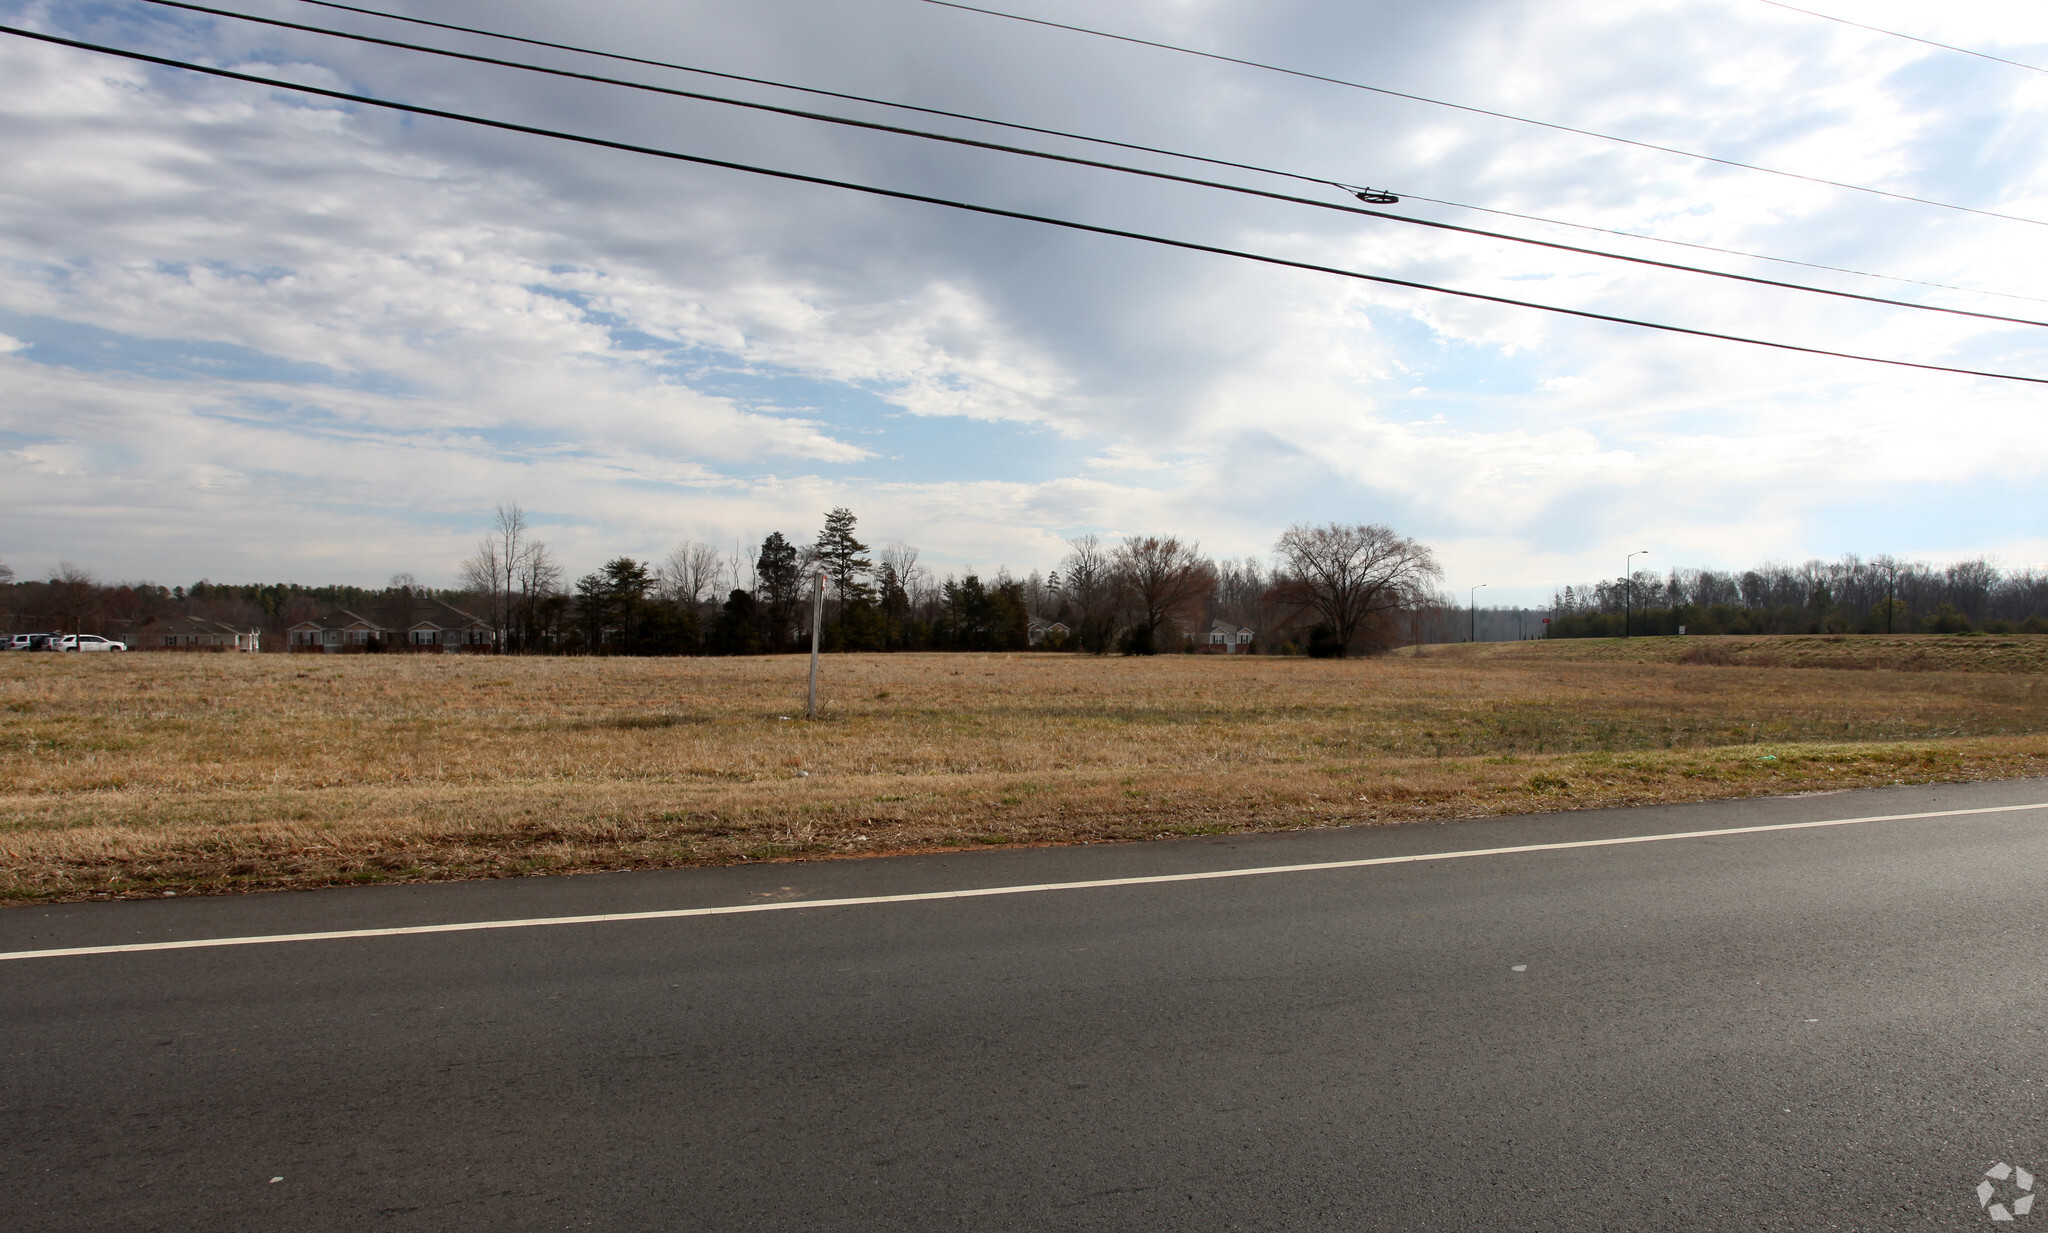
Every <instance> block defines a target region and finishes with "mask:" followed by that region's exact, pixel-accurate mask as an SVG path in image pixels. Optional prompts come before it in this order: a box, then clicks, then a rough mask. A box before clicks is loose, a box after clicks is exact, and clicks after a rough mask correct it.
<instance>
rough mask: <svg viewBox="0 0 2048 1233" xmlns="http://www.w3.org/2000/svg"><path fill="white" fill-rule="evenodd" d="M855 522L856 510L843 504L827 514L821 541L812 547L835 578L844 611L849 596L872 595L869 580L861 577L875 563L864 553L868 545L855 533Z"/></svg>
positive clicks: (836, 590)
mask: <svg viewBox="0 0 2048 1233" xmlns="http://www.w3.org/2000/svg"><path fill="white" fill-rule="evenodd" d="M854 522H855V519H854V516H853V511H852V510H850V509H847V508H846V507H845V506H843V505H842V506H840V507H839V508H837V509H835V510H833V511H832V512H831V513H829V514H827V515H825V529H824V530H822V531H820V532H818V542H817V543H816V544H815V545H814V546H813V547H812V549H811V551H812V552H813V553H815V554H816V555H817V558H818V560H819V561H820V562H821V563H822V564H823V565H824V566H825V573H826V575H827V576H829V577H830V578H831V579H832V589H833V591H834V592H835V593H836V594H837V595H838V597H839V608H840V611H842V612H844V611H845V610H846V602H847V600H849V599H866V598H868V587H867V584H866V583H864V582H862V581H861V578H862V576H863V575H865V574H867V573H868V572H869V571H870V570H872V569H874V567H875V563H874V562H873V561H872V560H869V559H868V558H867V557H865V556H862V555H861V554H862V553H864V552H866V551H867V550H868V546H867V545H866V544H863V543H861V542H860V541H859V540H857V539H855V538H854V537H853V525H854Z"/></svg>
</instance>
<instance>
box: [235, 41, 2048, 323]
mask: <svg viewBox="0 0 2048 1233" xmlns="http://www.w3.org/2000/svg"><path fill="white" fill-rule="evenodd" d="M299 2H300V3H301V4H310V5H315V6H317V7H320V8H326V9H335V10H338V11H341V12H346V13H359V14H361V15H363V16H366V17H377V18H382V19H383V20H386V21H397V22H405V23H408V24H410V25H416V26H427V27H430V28H433V29H436V30H450V31H454V32H456V33H458V34H472V35H476V36H478V37H480V38H490V39H499V40H502V41H504V42H508V43H522V44H525V45H527V46H530V47H545V48H548V49H550V50H553V51H566V52H572V53H574V54H576V55H581V56H596V57H598V58H600V59H605V60H616V61H619V62H621V63H625V64H639V65H645V66H647V67H649V68H662V69H670V70H673V71H675V72H679V73H694V74H697V75H699V76H703V77H715V78H719V79H721V80H725V81H739V82H746V83H747V84H749V85H759V86H769V87H772V88H774V89H777V90H790V91H794V92H797V93H800V94H811V95H816V96H818V97H820V98H836V99H843V100H845V101H847V102H854V103H865V104H869V105H871V106H875V107H889V108H894V109H896V110H899V111H911V112H917V113H919V114H922V115H929V116H942V117H944V118H946V119H951V120H965V121H968V122H969V123H973V124H987V125H991V126H994V127H997V128H1007V129H1013V130H1015V131H1018V132H1025V133H1038V134H1041V135H1043V136H1048V137H1059V138H1063V139H1066V140H1069V141H1083V142H1089V143H1091V144H1094V145H1102V146H1111V147H1114V148H1116V149H1121V150H1133V151H1137V152H1139V153H1143V154H1158V155H1162V156H1164V157H1167V158H1178V159H1186V160H1188V161H1190V162H1196V163H1207V164H1209V165H1211V166H1215V167H1229V168H1233V169H1235V170H1238V171H1251V172H1257V173H1258V174H1260V175H1269V176H1279V177H1281V178H1283V179H1289V180H1298V181H1300V182H1302V183H1304V184H1314V185H1318V186H1332V187H1338V188H1342V187H1344V186H1343V185H1342V184H1341V183H1340V182H1338V181H1335V180H1332V179H1330V178H1329V177H1328V176H1313V175H1305V174H1303V173H1301V172H1295V171H1282V170H1278V169H1276V168H1272V167H1262V166H1259V165H1257V164H1255V163H1240V162H1233V161H1231V160H1229V159H1222V158H1211V157H1208V156H1207V155H1202V154H1188V153H1186V152H1184V151H1180V150H1168V149H1163V148H1161V147H1159V146H1148V145H1141V144H1138V143H1136V142H1129V141H1116V140H1113V139H1111V138H1108V137H1091V136H1088V135H1087V134H1085V133H1072V132H1067V131H1065V130H1062V129H1056V128H1042V127H1039V126H1038V125H1033V124H1019V123H1015V122H1013V121H1009V120H995V119H990V118H989V117H987V116H977V115H972V114H970V113H967V112H959V111H947V110H944V109H943V108H938V107H920V106H918V105H916V104H914V103H898V102H892V101H890V100H888V99H879V98H871V97H869V96H867V95H861V94H848V93H845V92H843V91H839V90H825V89H820V88H818V87H816V86H800V85H796V84H793V83H791V82H786V81H775V80H773V79H771V78H767V77H749V76H746V75H744V74H741V73H726V72H721V71H719V70H717V69H707V68H697V67H695V66H692V65H688V64H676V63H674V62H672V61H668V60H650V59H646V58H644V57H641V56H629V55H625V54H622V53H620V52H614V51H601V50H599V49H597V48H592V47H580V46H578V45H576V44H574V43H555V42H550V41H548V40H546V39H536V38H528V37H526V36H524V35H518V34H504V33H501V32H499V31H496V30H486V29H482V28H479V27H476V26H460V25H455V24H453V23H450V22H445V21H430V20H428V19H427V18H424V17H408V16H406V15H404V14H402V13H387V12H384V11H383V10H381V9H370V8H362V7H360V6H358V5H353V4H344V3H341V2H340V0H299ZM238 16H239V15H238ZM251 20H264V19H251ZM1400 195H1401V196H1403V197H1405V198H1407V199H1409V200H1411V201H1427V202H1429V203H1430V204H1431V205H1440V206H1448V207H1450V208H1451V209H1456V210H1472V211H1474V212H1476V213H1480V214H1494V215H1498V216H1500V217H1503V218H1519V219H1522V220H1524V221H1527V222H1537V223H1546V224H1549V225H1551V226H1555V227H1571V228H1574V229H1576V230H1580V231H1593V232H1598V233H1600V234H1602V235H1613V236H1622V237H1625V238H1627V239H1631V240H1643V241H1647V242H1649V243H1653V244H1670V245H1673V246H1675V247H1678V248H1691V249H1697V250H1699V251H1702V252H1710V253H1722V254H1725V255H1727V256H1731V257H1744V258H1747V259H1749V260H1752V261H1770V262H1775V263H1777V264H1779V265H1793V266H1800V267H1802V268H1805V269H1810V270H1827V271H1829V272H1831V273H1835V274H1851V275H1854V276H1856V277H1858V278H1881V279H1884V280H1885V281H1887V282H1898V283H1907V284H1910V285H1912V286H1916V287H1932V288H1935V289H1937V290H1941V291H1958V292H1963V293H1965V294H1969V295H1992V296H1998V297H2001V298H2003V299H2011V300H2025V301H2028V302H2030V303H2035V304H2048V299H2043V298H2041V297H2038V296H2031V295H2017V294H2015V293H2013V292H2010V291H1988V290H1985V289H1983V288H1979V287H1958V286H1954V285H1952V284H1949V283H1936V282H1928V281H1926V280H1925V279H1918V278H1902V277H1900V276H1898V275H1896V274H1877V273H1872V272H1871V271H1868V270H1853V269H1849V268H1847V267H1845V266H1838V265H1827V264H1824V263H1821V262H1817V261H1798V260H1794V259H1793V258H1790V257H1772V256H1769V255H1767V254H1764V253H1752V252H1745V251H1743V250H1742V249H1737V248H1718V247H1716V246H1714V245H1711V244H1695V243H1692V242H1690V241H1686V240H1672V239H1667V238H1665V237H1663V236H1654V235H1641V234H1638V233H1636V232H1633V231H1621V230H1618V229H1616V228H1613V227H1596V226H1594V225H1592V224H1590V223H1574V222H1568V221H1566V220H1564V219H1559V218H1546V217H1544V216H1543V215H1540V214H1518V213H1516V212H1514V211H1512V210H1499V209H1494V208H1492V207H1490V206H1476V205H1470V204H1468V203H1465V202H1462V201H1446V200H1444V199H1442V198H1438V197H1424V196H1420V195H1418V194H1416V193H1410V192H1406V191H1403V192H1401V194H1400Z"/></svg>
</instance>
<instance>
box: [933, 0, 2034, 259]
mask: <svg viewBox="0 0 2048 1233" xmlns="http://www.w3.org/2000/svg"><path fill="white" fill-rule="evenodd" d="M922 2H923V3H925V4H936V5H938V6H939V7H940V8H947V9H959V10H960V11H961V12H963V13H980V14H982V15H983V16H985V17H1000V18H1003V19H1004V20H1005V21H1020V22H1023V23H1025V24H1026V25H1033V26H1045V27H1047V28H1049V29H1053V30H1066V31H1070V32H1072V33H1074V34H1086V35H1090V36H1092V37H1094V38H1100V39H1112V40H1114V41H1116V42H1119V43H1132V44H1136V45H1137V46H1140V47H1153V48H1157V49H1159V50H1161V51H1171V52H1178V53H1179V54H1181V55H1184V56H1199V57H1201V58H1202V59H1204V60H1218V61H1221V62H1223V63H1225V64H1238V65H1243V66H1244V67H1246V68H1255V69H1263V70H1265V71H1266V72H1269V73H1284V74H1286V75H1287V76H1289V77H1300V78H1303V79H1305V80H1308V81H1320V82H1325V83H1328V84H1330V85H1333V86H1344V87H1346V88H1347V89H1352V90H1365V91H1367V92H1369V93H1372V94H1383V95H1386V96H1387V97H1389V98H1405V99H1408V100H1409V101H1411V102H1416V103H1428V104H1430V105H1431V106H1433V107H1448V108H1451V109H1452V110H1454V111H1463V112H1468V113H1470V114H1472V115H1475V116H1491V117H1493V118H1494V119H1496V120H1513V121H1514V122H1515V123H1517V124H1532V125H1535V126H1536V127H1537V128H1547V129H1551V130H1553V131H1555V132H1559V133H1573V134H1576V135H1577V136H1580V137H1594V138H1597V139H1599V140H1601V141H1612V142H1616V143H1618V144H1621V145H1625V146H1635V147H1636V148H1638V149H1642V150H1655V151H1657V152H1658V153H1660V154H1675V155H1677V156H1679V157H1680V158H1690V159H1697V160H1699V161H1700V162H1704V163H1719V164H1720V165H1721V166H1723V167H1740V168H1741V169H1743V170H1744V171H1760V172H1763V173H1764V174H1765V175H1773V176H1783V177H1785V178H1786V179H1788V180H1804V181H1806V182H1807V183H1808V184H1825V185H1827V186H1828V187H1829V188H1840V189H1847V190H1848V191H1850V192H1854V193H1869V194H1872V195H1873V196H1877V197H1889V198H1891V199H1892V200H1894V201H1910V202H1912V203H1913V204H1915V205H1924V206H1935V207H1938V208H1940V209H1943V210H1957V211H1960V212H1962V213H1964V214H1977V215H1982V216H1983V217H1985V218H2002V219H2004V220H2005V221H2007V222H2010V223H2031V224H2033V225H2034V226H2036V227H2048V221H2044V220H2042V219H2038V218H2023V217H2021V216H2020V215H2017V214H2001V213H1999V212H1998V211H1996V210H1980V209H1978V208H1976V207H1975V206H1966V205H1956V204H1955V203H1953V202H1949V201H1936V200H1934V199H1933V198H1930V197H1915V196H1913V195H1912V194H1910V193H1895V192H1892V191H1891V190H1890V189H1884V188H1872V187H1871V186H1869V185H1867V184H1848V183H1845V182H1843V181H1841V180H1829V179H1826V178H1824V177H1822V176H1810V175H1805V174H1803V173H1801V172H1797V171H1785V170H1783V169H1781V168H1777V167H1763V166H1759V165H1758V164H1756V163H1745V162H1741V161H1740V160H1737V159H1732V158H1720V157H1717V156H1715V155H1712V154H1697V153H1694V152H1693V151H1691V150H1681V149H1679V148H1677V147H1676V146H1660V145H1658V144H1657V143H1655V142H1653V141H1637V140H1636V139H1635V138H1633V137H1617V136H1615V135H1614V134H1612V133H1599V132H1594V131H1593V130H1592V129H1588V128H1574V127H1572V126H1571V125H1569V124H1557V123H1554V122H1552V121H1550V120H1536V119H1531V118H1530V117H1528V116H1518V115H1515V114H1513V113H1511V112H1506V111H1493V110H1490V109H1488V108H1485V107H1474V106H1472V105H1470V104H1468V103H1453V102H1449V101H1448V100H1445V99H1440V98H1430V97H1429V96H1428V95H1424V94H1409V93H1407V92H1405V91H1402V90H1390V89H1388V88H1387V87H1385V86H1369V85H1366V84H1365V83H1364V82H1358V81H1347V80H1345V79H1344V78H1342V77H1326V76H1324V75H1323V74H1321V73H1311V72H1307V71H1306V70H1303V69H1291V68H1286V67H1284V66H1282V65H1278V64H1267V63H1265V62H1264V61H1261V60H1247V59H1244V58H1242V57H1240V56H1226V55H1223V54H1222V53H1220V52H1214V51H1202V50H1200V49H1199V48H1195V47H1182V46H1180V45H1179V44H1177V43H1162V42H1159V41H1157V40H1154V39H1144V38H1138V37H1136V36H1135V35H1129V34H1112V33H1110V32H1109V31H1107V30H1096V29H1092V28H1090V27H1088V26H1075V25H1069V24H1067V23H1066V22H1061V21H1048V20H1046V19H1045V18H1043V17H1025V16H1023V15H1022V14H1019V13H1005V12H1003V11H1002V10H1001V9H984V8H977V7H975V6H974V5H971V4H961V3H959V2H958V0H922Z"/></svg>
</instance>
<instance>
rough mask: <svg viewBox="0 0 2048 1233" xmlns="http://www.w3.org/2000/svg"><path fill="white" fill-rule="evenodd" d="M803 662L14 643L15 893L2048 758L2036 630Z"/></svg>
mask: <svg viewBox="0 0 2048 1233" xmlns="http://www.w3.org/2000/svg"><path fill="white" fill-rule="evenodd" d="M1791 665H1801V666H1791ZM1880 665H1881V666H1880ZM803 671H804V665H803V662H802V661H801V660H800V659H796V658H787V659H738V660H704V659H685V660H588V659H579V660H559V659H530V660H529V659H502V660H496V659H485V658H438V657H436V658H426V657H415V656H360V657H356V656H351V657H339V656H336V657H312V656H261V657H248V656H189V655H186V656H181V655H163V654H129V655H105V656H99V655H94V656H60V655H27V654H21V655H6V656H0V902H24V901H37V900H50V899H62V898H83V897H90V896H94V895H105V894H115V895H121V894H155V893H161V892H162V891H164V890H176V891H178V892H180V893H189V892H193V891H217V890H230V889H254V888H264V887H284V886H310V885H321V884H331V883H345V882H363V881H388V880H409V879H428V878H449V877H476V876H496V875H503V874H515V873H528V872H542V871H562V870H579V869H615V868H632V867H648V866H660V865H677V864H697V863H714V862H728V861H737V860H760V859H774V858H782V857H825V856H843V855H853V854H866V853H877V852H893V851H907V850H920V849H936V848H944V847H972V846H976V845H984V844H987V845H995V844H1016V843H1056V842H1077V841H1095V840H1120V839H1139V838H1148V837H1152V836H1159V835H1173V834H1199V833H1214V832H1222V831H1232V830H1261V829H1279V828H1286V827H1299V826H1327V825H1334V824H1375V823H1389V822H1407V821H1421V820H1441V819H1450V818H1461V817H1473V816H1482V815H1491V814H1503V813H1516V812H1526V811H1538V810H1557V809H1576V808H1586V807H1592V806H1603V805H1619V804H1633V803H1646V802H1656V801H1679V800H1700V799H1708V798H1716V797H1730V796H1746V795H1756V794H1764V793H1779V792H1793V791H1808V790H1816V789H1826V788H1838V787H1851V786H1858V785H1867V784H1888V783H1897V782H1909V783H1910V782H1926V781H1945V780H1964V779H1979V778H1992V777H2005V776H2024V775H2043V774H2048V637H2044V638H2026V637H2009V638H1893V639H1883V638H1851V639H1843V640H1835V641H1830V640H1828V639H1825V638H1771V639H1765V638H1728V639H1709V638H1695V639H1684V640H1680V639H1635V640H1632V641H1630V642H1628V643H1625V644H1624V643H1621V642H1617V641H1600V640H1583V641H1576V640H1575V641H1560V642H1552V643H1506V644H1492V645H1482V646H1477V647H1438V648H1426V649H1425V650H1424V651H1423V652H1422V653H1420V654H1415V653H1406V654H1397V655H1394V656H1389V657H1386V658H1382V659H1375V660H1366V661H1311V660H1281V659H1263V658H1262V659H1242V660H1238V659H1224V658H1219V657H1209V656H1162V657H1159V658H1156V659H1142V660H1127V659H1116V658H1110V659H1092V658H1084V657H1076V656H1068V655H1059V656H1054V655H1007V656H1006V655H994V656H964V655H945V656H939V655H926V656H909V655H901V656H836V657H830V658H828V659H827V661H826V664H825V681H826V685H825V696H826V699H827V702H828V705H827V708H826V713H825V717H824V718H823V719H822V720H821V721H820V722H817V723H806V722H804V721H803V720H801V719H792V718H783V716H793V715H796V714H798V713H799V711H798V708H800V707H801V705H802V693H803Z"/></svg>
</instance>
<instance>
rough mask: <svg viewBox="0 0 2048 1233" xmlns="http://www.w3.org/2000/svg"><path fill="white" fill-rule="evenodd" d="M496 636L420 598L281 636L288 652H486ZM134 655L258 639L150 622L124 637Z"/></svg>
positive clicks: (204, 622) (205, 622) (218, 626)
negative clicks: (144, 652)
mask: <svg viewBox="0 0 2048 1233" xmlns="http://www.w3.org/2000/svg"><path fill="white" fill-rule="evenodd" d="M497 643H498V637H497V632H496V631H495V630H493V629H492V628H491V627H490V625H489V624H488V623H486V622H485V621H483V620H481V619H480V618H478V617H477V616H475V615H474V614H472V613H469V612H465V611H463V610H462V609H460V608H457V607H456V606H455V605H454V604H451V603H447V602H445V601H443V600H438V599H428V598H426V597H424V596H413V597H407V596H396V597H390V598H382V599H373V600H370V601H369V602H367V603H363V604H359V605H357V606H356V607H354V608H336V609H334V610H333V611H332V612H328V613H325V614H323V615H321V616H317V617H314V618H313V619H312V620H310V621H301V622H299V623H298V624H297V625H294V626H292V627H290V628H289V629H287V630H286V631H285V649H286V650H287V651H298V652H312V653H319V654H335V653H340V652H348V651H358V652H360V651H371V650H379V651H424V652H440V653H444V654H461V653H463V652H477V651H491V650H495V649H496V648H497ZM129 647H130V648H131V649H133V650H138V651H220V652H227V651H247V652H254V651H261V650H262V649H263V634H262V631H261V630H256V629H238V628H236V627H235V626H233V625H230V624H228V623H227V622H225V621H215V620H211V619H209V618H206V617H173V618H171V619H169V620H162V621H151V622H149V623H148V624H146V625H143V626H141V627H140V628H138V629H136V630H135V632H134V633H133V634H131V635H130V637H129Z"/></svg>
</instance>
